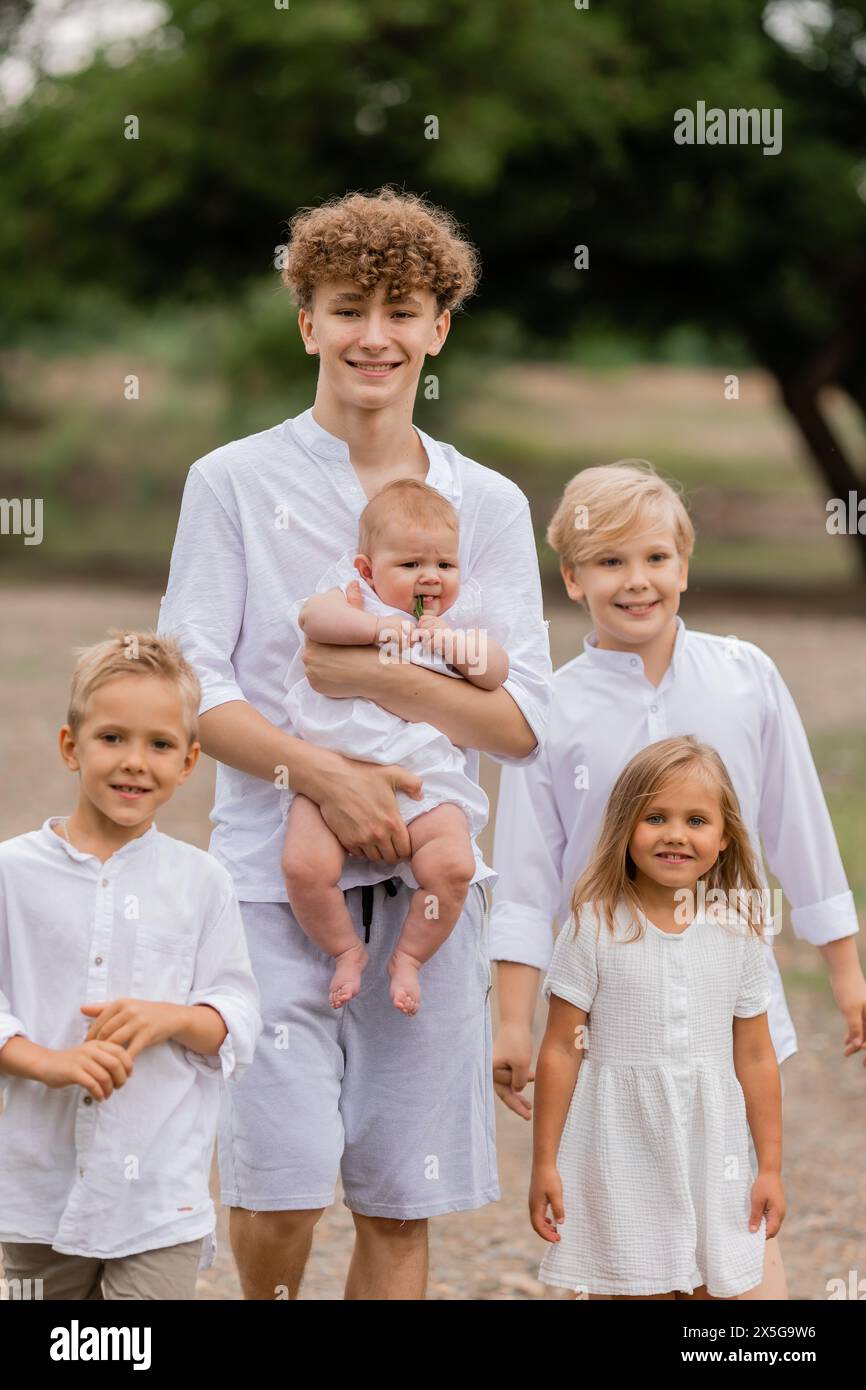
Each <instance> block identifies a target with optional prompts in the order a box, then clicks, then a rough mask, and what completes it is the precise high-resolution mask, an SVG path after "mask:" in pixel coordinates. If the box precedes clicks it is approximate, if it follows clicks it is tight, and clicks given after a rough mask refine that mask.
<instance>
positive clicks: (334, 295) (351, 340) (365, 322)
mask: <svg viewBox="0 0 866 1390" xmlns="http://www.w3.org/2000/svg"><path fill="white" fill-rule="evenodd" d="M450 322H451V316H450V314H449V312H448V311H447V310H445V311H444V312H443V313H441V314H437V312H436V299H435V296H434V295H433V294H432V293H431V292H430V291H429V290H426V289H413V290H407V291H406V293H405V294H404V295H402V296H401V297H399V298H396V297H394V296H393V295H391V293H390V290H389V287H388V286H387V285H384V284H380V285H377V286H376V288H375V290H374V291H373V293H372V294H369V293H366V292H365V291H364V290H363V289H362V288H361V287H360V286H359V285H356V284H354V282H353V281H351V280H325V281H322V283H321V284H319V285H317V286H316V289H315V291H314V294H313V304H312V308H311V309H309V310H307V309H301V310H300V313H299V315H298V323H299V325H300V329H301V336H302V338H303V340H304V345H305V347H306V350H307V352H308V353H309V354H311V355H313V354H316V353H317V354H318V356H319V359H320V366H319V389H320V390H324V391H325V392H326V393H328V394H330V395H331V396H332V397H333V398H334V399H335V400H336V401H338V402H339V403H340V404H342V405H344V406H359V407H361V408H368V409H378V408H380V407H381V406H383V405H388V404H392V403H393V402H395V401H397V400H400V399H402V398H403V397H406V398H407V399H409V400H410V401H413V402H414V399H415V392H416V389H417V385H418V378H419V377H420V375H421V368H422V366H423V364H424V358H425V356H428V355H429V356H434V357H435V356H436V355H437V354H438V352H439V351H440V349H441V348H442V345H443V343H444V342H445V339H446V337H447V335H448V328H449V325H450Z"/></svg>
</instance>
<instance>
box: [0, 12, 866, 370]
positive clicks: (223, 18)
mask: <svg viewBox="0 0 866 1390" xmlns="http://www.w3.org/2000/svg"><path fill="white" fill-rule="evenodd" d="M791 8H794V9H796V8H797V7H796V6H793V7H791V6H789V7H788V9H791ZM167 9H168V12H169V16H168V20H167V23H166V24H165V25H164V26H163V27H162V28H161V29H159V30H157V31H155V32H154V33H153V34H152V35H150V36H148V37H147V38H145V39H142V40H139V41H138V43H137V48H136V51H135V55H134V57H133V58H132V60H131V61H123V62H118V59H117V56H116V54H114V53H112V51H111V49H108V50H107V51H106V52H105V53H104V54H100V55H97V57H96V58H95V59H94V61H93V63H92V64H91V65H90V66H89V67H88V69H87V70H86V71H84V72H81V73H78V74H75V75H72V76H64V77H44V78H43V80H42V81H41V82H40V83H39V85H38V86H37V88H36V90H35V91H34V93H33V95H32V96H31V98H30V99H29V100H28V101H26V102H25V103H24V104H23V105H21V106H20V107H19V108H17V109H16V110H13V111H11V112H8V113H7V115H6V119H5V121H4V123H3V125H2V127H0V157H2V159H3V164H4V167H5V168H6V170H7V173H6V177H5V179H4V184H3V188H2V191H0V259H2V263H3V264H4V265H5V267H6V270H5V277H4V278H5V281H6V284H5V286H4V306H3V311H2V312H3V320H2V326H3V330H4V336H5V337H6V340H7V341H8V340H9V339H10V337H17V336H18V335H19V334H20V333H21V331H22V330H23V326H24V325H25V324H26V323H31V324H32V323H34V322H36V323H38V322H40V321H41V322H45V323H57V322H62V321H63V319H64V315H65V312H66V309H67V307H68V302H69V298H70V295H72V297H73V299H74V298H76V297H77V295H78V294H79V292H80V291H81V290H82V289H87V288H95V289H97V290H99V291H100V292H102V293H105V292H109V293H111V294H114V295H116V296H117V297H118V298H120V299H121V300H123V301H126V302H130V303H134V304H139V305H143V306H145V307H146V308H147V309H148V310H150V309H152V308H153V307H154V306H155V305H156V304H157V303H158V302H159V301H161V300H165V299H176V298H177V299H180V300H182V301H185V302H196V301H199V302H201V301H210V302H218V301H220V300H224V299H227V298H228V299H232V300H233V299H234V298H235V297H236V296H237V295H238V294H239V293H240V292H241V291H243V290H244V289H245V288H248V287H249V285H250V284H251V283H252V282H253V281H255V280H256V279H257V278H259V277H261V275H262V273H263V271H265V270H266V269H267V266H268V264H269V263H270V262H271V261H272V259H273V256H274V248H275V247H276V246H277V245H278V243H279V242H280V241H281V240H282V239H284V235H285V219H286V218H287V216H288V215H289V214H290V213H291V212H292V211H293V210H294V209H295V208H296V207H298V206H300V205H305V204H309V203H315V202H317V201H318V200H320V199H322V198H325V197H329V196H333V195H334V194H335V193H342V192H343V191H344V190H345V189H346V187H347V185H351V186H352V187H355V188H363V189H372V188H375V187H377V186H378V185H380V184H381V183H383V182H394V183H396V184H398V185H403V186H406V187H409V188H412V189H415V190H419V191H424V192H427V193H428V194H429V195H430V196H431V197H432V198H433V199H434V200H436V201H439V202H442V203H444V204H446V205H447V206H448V207H450V208H452V209H453V210H454V211H455V213H456V214H457V216H458V217H459V218H460V219H461V220H462V221H464V222H465V224H466V225H467V226H468V227H469V228H470V229H471V233H472V236H473V238H474V239H475V240H476V241H477V242H478V243H479V245H480V246H481V247H482V248H483V252H484V279H483V283H482V287H481V292H480V296H479V299H478V300H477V301H476V303H477V306H478V312H479V316H483V317H484V318H485V319H486V320H487V322H488V323H498V324H499V325H500V328H501V330H502V336H503V339H504V342H505V343H506V345H508V344H510V345H511V346H512V348H514V349H515V350H516V349H517V347H518V346H519V345H522V346H523V347H525V346H526V345H527V344H529V345H530V347H531V345H532V343H533V342H534V343H535V344H537V345H538V347H539V350H546V351H548V352H549V351H550V350H551V348H556V349H557V350H559V349H562V348H563V345H565V348H566V351H568V350H569V346H570V345H573V344H574V343H575V342H576V341H577V340H578V339H579V337H580V330H581V328H583V327H586V326H593V327H594V328H595V329H596V330H597V333H596V336H597V335H598V333H602V334H603V333H604V332H606V331H608V330H609V331H610V332H611V333H612V334H613V335H614V336H615V334H616V332H617V331H619V330H622V329H626V330H627V331H628V332H629V333H630V334H631V335H632V336H633V338H634V340H635V341H636V342H638V343H646V342H650V343H651V342H652V341H653V340H654V339H655V338H656V337H657V336H658V335H660V334H662V333H665V332H667V331H668V330H670V329H671V328H672V327H675V326H676V325H679V324H682V323H686V324H694V325H700V326H701V328H702V329H703V331H704V333H705V335H706V334H708V335H709V337H710V340H712V339H713V338H715V337H716V336H717V335H728V337H729V338H730V337H731V335H733V336H734V337H735V338H736V339H737V340H740V341H744V342H745V343H746V345H747V347H748V350H749V351H750V353H751V354H752V355H753V356H754V358H755V359H757V360H758V361H760V362H762V363H764V364H765V365H768V366H770V367H771V368H773V369H774V370H777V371H780V372H782V373H783V374H785V373H786V372H787V370H788V369H789V368H790V366H791V365H792V364H794V363H796V362H799V361H801V360H802V358H803V357H804V356H805V355H807V354H808V353H809V352H810V351H811V350H812V349H813V348H814V346H815V344H816V343H817V342H818V341H820V340H821V338H822V337H823V336H824V335H825V334H826V333H827V332H829V331H830V330H831V329H832V328H833V326H834V325H836V324H837V323H838V322H839V320H840V318H841V317H842V316H843V315H844V313H845V312H846V310H847V308H848V296H849V294H850V292H851V283H852V279H853V277H854V276H855V275H856V273H857V272H858V268H859V265H860V257H861V255H862V247H863V244H864V243H863V237H864V231H866V210H864V204H863V200H862V197H861V196H860V193H859V192H858V187H861V186H862V184H863V180H864V166H863V163H862V161H863V129H864V73H866V53H864V42H866V40H864V38H863V32H862V31H863V15H862V12H861V9H860V8H859V7H858V6H857V5H848V6H846V7H844V8H842V7H837V8H836V9H832V8H831V7H830V6H828V7H826V10H825V11H824V10H823V7H816V6H813V7H812V11H814V10H816V9H817V10H819V11H821V12H824V13H825V16H826V22H825V24H824V25H823V26H822V27H820V28H819V29H816V30H815V31H814V32H813V33H812V35H811V37H810V38H808V41H804V44H803V46H802V52H800V53H799V54H795V53H792V52H791V51H788V50H786V49H784V48H782V47H781V46H780V45H779V44H778V43H777V42H775V41H774V40H773V39H772V38H771V37H770V36H769V35H768V34H767V33H766V32H765V31H764V28H763V27H762V12H761V7H760V6H759V5H756V4H755V3H754V0H726V3H725V4H724V5H712V6H701V5H695V4H694V0H641V3H636V2H633V3H631V4H628V5H620V6H617V7H615V8H614V7H610V8H606V7H603V6H601V5H598V6H596V5H592V6H591V7H590V8H589V9H588V10H586V11H580V10H576V9H575V8H574V6H573V5H570V4H566V3H564V0H561V2H560V3H551V2H550V0H495V3H494V0H475V3H474V4H473V5H471V6H470V5H466V4H465V3H464V0H399V3H396V4H395V3H394V0H328V3H327V4H320V3H318V4H317V3H314V0H290V4H289V7H288V8H285V9H277V8H275V7H274V6H273V5H269V6H268V5H265V6H243V5H235V4H232V3H231V0H170V3H169V4H168V5H167ZM698 99H701V100H703V101H705V102H706V103H707V105H708V106H713V105H717V106H721V107H723V108H728V107H734V106H735V107H751V106H757V107H769V108H776V107H780V108H782V110H783V112H784V144H783V150H782V152H781V153H780V154H779V155H777V156H765V155H763V153H762V152H761V150H760V148H757V147H754V146H735V145H722V146H714V147H706V146H697V145H695V146H677V145H675V144H674V142H673V113H674V111H675V110H676V109H677V108H679V107H683V106H685V107H690V108H694V106H695V103H696V101H697V100H698ZM130 115H134V116H136V117H137V118H138V120H139V122H140V138H139V139H137V140H127V139H125V138H124V122H125V120H126V118H127V117H128V116H130ZM431 115H435V116H436V117H437V118H438V120H439V138H438V139H437V140H428V139H425V136H424V131H425V121H426V119H427V118H428V117H429V116H431ZM578 244H586V245H587V246H588V247H589V249H590V269H589V271H588V272H587V271H577V270H575V269H574V267H573V248H574V247H575V246H576V245H578ZM275 282H276V277H275ZM470 319H471V315H470ZM277 356H279V353H277Z"/></svg>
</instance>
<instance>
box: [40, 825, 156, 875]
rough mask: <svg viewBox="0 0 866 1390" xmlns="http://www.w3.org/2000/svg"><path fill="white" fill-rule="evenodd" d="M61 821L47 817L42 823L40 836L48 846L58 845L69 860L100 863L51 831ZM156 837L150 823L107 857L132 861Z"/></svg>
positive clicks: (91, 855)
mask: <svg viewBox="0 0 866 1390" xmlns="http://www.w3.org/2000/svg"><path fill="white" fill-rule="evenodd" d="M63 819H64V817H63V816H49V817H48V819H47V820H46V821H43V822H42V834H43V836H44V837H45V839H46V840H47V842H48V844H50V845H52V846H53V845H59V846H60V848H61V849H62V850H65V851H66V853H67V854H68V855H69V857H70V859H78V860H85V859H95V860H96V862H97V863H100V862H101V861H100V860H99V859H98V857H97V855H95V854H88V853H87V852H86V851H85V850H82V849H76V848H75V846H74V845H71V844H70V843H69V841H68V840H67V839H66V836H65V835H58V834H57V833H56V831H54V830H52V828H51V827H52V826H53V825H56V824H57V822H58V821H61V820H63ZM156 835H157V829H156V825H155V824H154V823H153V822H151V824H150V826H149V828H148V829H147V830H145V832H144V834H143V835H139V836H137V837H136V839H134V840H129V841H128V842H127V844H125V845H122V846H121V848H120V849H118V850H115V851H114V854H112V855H110V856H109V859H117V858H118V857H119V856H120V855H123V857H124V858H125V859H132V858H133V857H135V856H137V855H138V854H140V852H141V850H142V849H143V848H144V847H145V846H148V845H151V844H152V843H153V841H154V840H155V839H156ZM109 859H106V860H105V863H106V864H107V863H108V862H109Z"/></svg>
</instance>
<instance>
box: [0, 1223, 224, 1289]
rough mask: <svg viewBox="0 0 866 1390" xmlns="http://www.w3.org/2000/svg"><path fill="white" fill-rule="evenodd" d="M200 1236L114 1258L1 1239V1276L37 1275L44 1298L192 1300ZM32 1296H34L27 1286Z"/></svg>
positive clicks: (22, 1277)
mask: <svg viewBox="0 0 866 1390" xmlns="http://www.w3.org/2000/svg"><path fill="white" fill-rule="evenodd" d="M203 1239H204V1237H203V1236H198V1237H197V1238H196V1239H195V1240H188V1241H185V1242H184V1244H182V1245H166V1246H163V1248H162V1249H160V1250H141V1251H139V1253H138V1254H137V1255H122V1256H121V1257H120V1258H119V1259H116V1260H97V1259H89V1258H87V1257H86V1256H84V1255H60V1254H58V1252H57V1251H56V1250H53V1249H52V1248H51V1246H50V1245H35V1244H31V1243H23V1242H15V1243H12V1244H10V1243H7V1242H6V1241H4V1242H3V1245H2V1247H0V1248H2V1250H3V1263H4V1266H5V1268H4V1278H5V1279H6V1280H7V1282H8V1281H9V1280H11V1279H20V1280H24V1279H30V1280H34V1279H41V1280H42V1291H41V1292H42V1298H43V1299H45V1300H46V1301H49V1300H55V1299H105V1300H111V1301H118V1302H119V1301H121V1300H123V1299H129V1300H143V1299H163V1298H168V1299H183V1300H189V1299H193V1298H195V1283H196V1275H197V1272H198V1262H199V1256H200V1254H201V1243H202V1240H203ZM31 1288H32V1289H33V1292H32V1293H31V1295H30V1296H31V1298H35V1297H37V1296H38V1294H37V1293H36V1286H34V1285H31Z"/></svg>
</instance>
